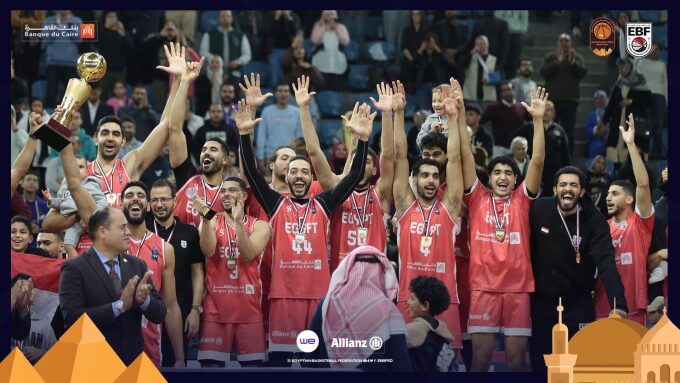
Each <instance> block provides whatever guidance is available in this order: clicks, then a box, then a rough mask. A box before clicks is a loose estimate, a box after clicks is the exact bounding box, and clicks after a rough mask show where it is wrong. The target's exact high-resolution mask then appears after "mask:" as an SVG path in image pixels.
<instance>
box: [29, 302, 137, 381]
mask: <svg viewBox="0 0 680 383" xmlns="http://www.w3.org/2000/svg"><path fill="white" fill-rule="evenodd" d="M35 369H36V371H37V372H38V373H39V374H40V376H42V378H43V380H44V381H45V382H47V383H50V382H55V383H57V382H58V383H62V382H71V383H81V382H83V383H85V382H93V381H97V382H99V383H104V382H113V381H115V380H116V378H118V376H120V374H122V373H123V371H124V370H125V364H123V362H122V361H121V360H120V359H119V358H118V355H116V353H115V352H114V351H113V349H112V348H111V346H109V344H108V343H107V342H106V339H105V338H104V336H103V335H102V333H101V332H99V329H98V328H97V326H95V324H94V323H93V322H92V320H91V319H90V317H88V316H87V314H83V315H82V316H81V317H80V319H78V321H76V323H74V324H73V325H72V326H71V327H70V328H69V329H68V331H66V332H65V333H64V335H62V336H61V338H59V340H58V341H57V343H55V344H54V346H52V348H51V349H50V350H49V351H48V352H47V353H46V354H45V355H44V356H43V357H42V358H41V359H40V361H39V362H38V363H36V365H35Z"/></svg>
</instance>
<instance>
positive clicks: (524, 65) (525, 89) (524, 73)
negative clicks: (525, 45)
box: [510, 57, 538, 104]
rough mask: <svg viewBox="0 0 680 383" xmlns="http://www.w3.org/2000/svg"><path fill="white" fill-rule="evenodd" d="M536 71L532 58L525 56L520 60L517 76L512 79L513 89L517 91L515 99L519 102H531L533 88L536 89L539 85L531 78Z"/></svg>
mask: <svg viewBox="0 0 680 383" xmlns="http://www.w3.org/2000/svg"><path fill="white" fill-rule="evenodd" d="M533 73H534V66H533V64H532V63H531V59H530V58H528V57H525V58H523V59H521V60H519V68H518V69H517V77H515V78H513V79H512V80H510V83H511V84H512V89H514V91H515V100H517V102H526V103H527V104H528V103H530V102H531V90H532V89H536V88H537V87H538V85H537V84H536V81H534V80H532V79H531V75H532V74H533Z"/></svg>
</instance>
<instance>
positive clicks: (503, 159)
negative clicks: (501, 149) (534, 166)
mask: <svg viewBox="0 0 680 383" xmlns="http://www.w3.org/2000/svg"><path fill="white" fill-rule="evenodd" d="M498 164H501V165H507V166H510V168H512V173H513V174H514V175H515V176H519V167H518V166H517V163H516V162H515V160H513V159H512V157H510V156H498V157H494V158H493V159H492V160H491V161H489V165H488V166H487V167H486V170H487V171H488V172H489V174H491V173H493V168H495V167H496V165H498Z"/></svg>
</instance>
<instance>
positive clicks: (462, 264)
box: [456, 257, 470, 340]
mask: <svg viewBox="0 0 680 383" xmlns="http://www.w3.org/2000/svg"><path fill="white" fill-rule="evenodd" d="M469 269H470V261H469V260H468V259H465V258H462V257H458V258H456V270H457V271H458V275H457V276H456V281H457V282H458V300H460V309H459V310H460V331H461V332H462V333H463V340H470V334H468V329H467V327H468V325H467V322H468V317H469V316H470V283H469V278H470V277H469V271H468V270H469Z"/></svg>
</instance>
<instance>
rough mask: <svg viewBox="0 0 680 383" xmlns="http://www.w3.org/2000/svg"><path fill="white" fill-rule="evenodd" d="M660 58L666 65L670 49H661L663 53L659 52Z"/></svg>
mask: <svg viewBox="0 0 680 383" xmlns="http://www.w3.org/2000/svg"><path fill="white" fill-rule="evenodd" d="M664 48H665V47H664ZM659 60H661V61H663V62H665V63H666V65H668V51H667V50H663V51H661V53H659Z"/></svg>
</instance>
